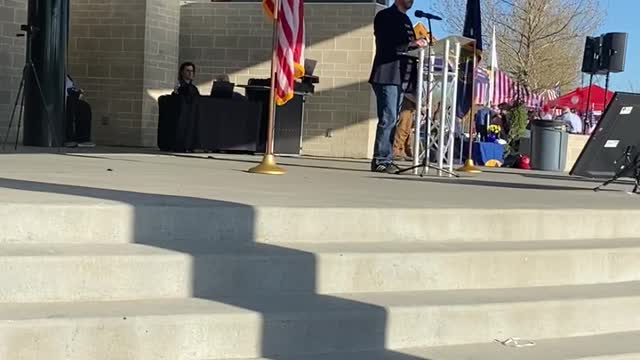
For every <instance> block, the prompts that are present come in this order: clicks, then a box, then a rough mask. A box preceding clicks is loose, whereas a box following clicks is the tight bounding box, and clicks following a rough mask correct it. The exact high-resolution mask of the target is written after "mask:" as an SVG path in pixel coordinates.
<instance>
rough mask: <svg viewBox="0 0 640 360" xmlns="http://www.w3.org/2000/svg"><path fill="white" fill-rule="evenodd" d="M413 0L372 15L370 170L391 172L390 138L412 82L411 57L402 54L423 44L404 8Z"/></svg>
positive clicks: (401, 0) (402, 0) (413, 65)
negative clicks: (375, 122)
mask: <svg viewBox="0 0 640 360" xmlns="http://www.w3.org/2000/svg"><path fill="white" fill-rule="evenodd" d="M412 5H413V0H395V3H394V4H393V5H391V6H390V7H388V8H387V9H384V10H382V11H380V12H378V13H377V14H376V17H375V19H374V21H373V31H374V35H375V38H376V55H375V58H374V59H373V67H372V69H371V76H370V77H369V83H371V86H372V87H373V92H374V93H375V94H376V102H377V110H378V127H377V129H376V141H375V144H374V147H373V160H372V162H371V170H372V171H375V172H386V173H395V172H396V171H397V170H398V167H397V166H396V165H395V164H394V163H393V138H394V130H395V125H396V122H397V120H398V110H399V109H400V104H401V100H402V98H403V94H404V92H406V91H408V90H410V89H409V87H410V84H411V85H413V83H415V81H416V71H417V69H416V63H415V60H414V59H412V58H410V57H408V56H406V55H403V53H406V52H407V51H409V50H413V49H416V48H419V47H424V46H426V45H427V41H426V40H425V39H420V40H416V34H415V32H414V31H413V25H412V24H411V19H409V16H407V10H409V9H410V8H411V6H412ZM412 87H413V86H412Z"/></svg>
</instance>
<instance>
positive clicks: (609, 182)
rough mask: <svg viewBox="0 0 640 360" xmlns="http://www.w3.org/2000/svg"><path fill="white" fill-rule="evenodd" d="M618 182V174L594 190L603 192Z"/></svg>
mask: <svg viewBox="0 0 640 360" xmlns="http://www.w3.org/2000/svg"><path fill="white" fill-rule="evenodd" d="M616 180H618V174H616V175H615V176H614V177H612V178H611V179H609V180H607V181H605V182H603V183H602V184H600V185H598V186H596V187H595V188H593V191H600V190H602V188H603V187H605V186H608V185H610V184H611V183H612V182H614V181H616Z"/></svg>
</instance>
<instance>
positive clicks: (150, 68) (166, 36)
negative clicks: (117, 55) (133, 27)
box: [140, 0, 180, 146]
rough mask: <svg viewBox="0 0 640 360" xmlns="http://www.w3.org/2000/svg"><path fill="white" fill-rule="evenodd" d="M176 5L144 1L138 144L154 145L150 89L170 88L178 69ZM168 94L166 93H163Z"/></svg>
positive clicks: (158, 0) (153, 105)
mask: <svg viewBox="0 0 640 360" xmlns="http://www.w3.org/2000/svg"><path fill="white" fill-rule="evenodd" d="M179 27H180V3H179V2H178V1H177V0H147V12H146V31H145V42H144V83H143V88H144V90H145V93H144V95H143V99H142V120H141V124H140V125H141V145H143V146H156V139H157V128H158V102H157V96H154V93H153V89H172V88H173V86H174V85H175V83H176V78H177V69H178V31H179V30H180V28H179ZM165 92H168V91H165Z"/></svg>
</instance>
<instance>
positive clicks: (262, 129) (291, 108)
mask: <svg viewBox="0 0 640 360" xmlns="http://www.w3.org/2000/svg"><path fill="white" fill-rule="evenodd" d="M309 78H311V77H309ZM303 80H304V78H303ZM314 83H317V77H313V79H309V80H308V81H303V82H296V84H295V86H294V96H293V99H291V100H289V101H288V102H287V103H286V104H284V105H283V106H277V107H276V118H275V124H274V143H273V151H274V153H275V154H278V155H300V152H301V149H302V130H303V126H304V103H305V101H306V97H307V96H309V95H311V94H313V92H314V89H315V88H314V85H313V84H314ZM240 86H241V87H244V88H245V91H246V95H247V97H248V98H249V100H250V101H255V102H260V103H261V104H262V111H261V116H260V121H259V130H258V134H259V135H258V144H257V152H265V150H266V144H265V139H266V135H267V120H268V118H269V92H270V91H271V87H270V86H271V80H270V79H249V82H248V84H247V85H240Z"/></svg>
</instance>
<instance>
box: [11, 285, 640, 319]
mask: <svg viewBox="0 0 640 360" xmlns="http://www.w3.org/2000/svg"><path fill="white" fill-rule="evenodd" d="M638 297H640V282H626V283H615V284H597V285H577V286H551V287H533V288H512V289H489V290H447V291H416V292H389V293H358V294H335V295H334V296H330V295H319V294H283V295H262V296H260V295H252V296H245V297H221V298H219V299H215V300H207V299H198V298H184V299H157V300H133V301H104V302H51V303H3V304H2V306H0V321H7V320H10V321H17V320H35V319H50V318H52V317H63V318H66V317H69V318H71V317H73V318H96V317H98V318H100V317H121V316H131V317H134V316H139V317H145V316H165V315H187V314H191V315H193V314H231V313H234V314H238V313H256V311H259V312H260V313H261V314H265V313H269V314H274V315H276V314H280V315H283V316H286V314H300V313H313V312H343V311H358V310H359V309H365V310H366V309H367V308H415V307H439V306H446V307H451V306H482V305H493V304H515V303H532V302H535V303H543V302H549V303H550V302H571V301H581V300H585V301H588V300H598V299H613V298H638Z"/></svg>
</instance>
